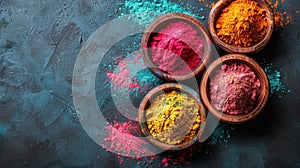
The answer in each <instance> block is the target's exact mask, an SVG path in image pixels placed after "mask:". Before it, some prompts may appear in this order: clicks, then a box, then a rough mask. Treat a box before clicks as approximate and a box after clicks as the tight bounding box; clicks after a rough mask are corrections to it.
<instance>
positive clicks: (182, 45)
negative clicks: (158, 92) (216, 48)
mask: <svg viewBox="0 0 300 168" xmlns="http://www.w3.org/2000/svg"><path fill="white" fill-rule="evenodd" d="M150 46H151V49H152V60H153V62H154V63H155V64H156V65H157V66H158V67H159V68H160V69H161V70H162V71H165V72H167V73H169V74H172V75H180V74H187V73H189V72H190V71H191V70H194V69H195V68H196V67H197V66H198V65H199V64H200V63H201V58H202V56H203V50H204V46H203V41H202V39H201V38H200V36H199V33H198V32H197V30H195V29H194V28H193V27H192V26H191V25H190V24H188V23H186V22H184V21H179V22H175V23H171V24H169V25H168V26H167V27H166V28H164V29H162V30H161V31H160V32H159V33H157V34H156V35H155V36H153V38H152V39H151V41H150Z"/></svg>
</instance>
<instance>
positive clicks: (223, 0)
mask: <svg viewBox="0 0 300 168" xmlns="http://www.w3.org/2000/svg"><path fill="white" fill-rule="evenodd" d="M233 1H234V0H219V1H218V2H217V3H216V4H215V5H214V6H213V8H212V9H211V11H210V13H209V17H208V30H209V32H210V34H211V36H212V39H213V41H214V42H215V44H217V45H218V46H219V47H220V48H222V49H223V50H225V51H226V52H229V53H241V54H245V53H256V52H258V51H260V50H262V49H263V48H264V47H265V46H266V45H267V44H268V42H269V41H270V39H271V36H272V34H273V31H274V13H273V10H272V8H271V6H270V4H269V3H267V2H266V1H265V0H255V1H256V2H257V3H258V5H259V6H260V7H261V8H263V9H266V11H267V14H266V17H267V23H268V30H267V34H266V35H265V37H264V38H263V39H262V40H261V41H260V42H258V43H256V44H254V45H253V46H251V47H237V46H234V45H230V44H227V43H225V42H223V41H222V40H221V39H220V38H219V37H218V36H217V33H216V30H215V22H216V20H217V18H218V17H219V14H220V12H221V11H222V10H223V9H224V8H225V7H227V6H228V5H229V4H231V3H232V2H233Z"/></svg>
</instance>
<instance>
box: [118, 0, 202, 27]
mask: <svg viewBox="0 0 300 168" xmlns="http://www.w3.org/2000/svg"><path fill="white" fill-rule="evenodd" d="M118 5H119V6H120V7H119V8H118V9H117V10H116V12H121V13H120V17H123V16H125V15H127V14H129V15H130V16H129V17H128V18H127V19H128V20H130V21H134V22H136V23H138V24H139V25H141V26H145V27H147V26H148V25H149V24H150V23H151V22H152V21H153V20H154V19H155V18H157V17H158V16H160V15H162V14H166V13H172V12H179V13H184V14H188V15H190V16H193V17H196V18H198V19H200V20H204V19H205V17H204V16H200V15H197V14H195V13H199V12H201V11H202V10H203V9H202V10H201V9H200V10H196V9H195V7H193V6H189V5H184V4H183V3H172V2H170V1H169V0H160V1H158V0H154V1H152V2H149V1H146V0H135V1H133V0H126V1H125V2H124V3H118Z"/></svg>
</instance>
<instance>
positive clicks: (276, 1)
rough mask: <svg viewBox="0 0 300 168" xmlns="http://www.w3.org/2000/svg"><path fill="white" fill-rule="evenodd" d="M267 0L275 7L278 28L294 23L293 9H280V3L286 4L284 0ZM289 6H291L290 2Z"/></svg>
mask: <svg viewBox="0 0 300 168" xmlns="http://www.w3.org/2000/svg"><path fill="white" fill-rule="evenodd" d="M267 2H268V3H269V4H270V5H271V7H272V9H273V12H274V20H275V27H276V29H280V28H283V27H284V26H286V25H288V24H290V23H293V19H292V16H291V14H290V12H291V11H281V10H280V5H284V3H285V1H284V0H267ZM288 6H290V4H289V5H288Z"/></svg>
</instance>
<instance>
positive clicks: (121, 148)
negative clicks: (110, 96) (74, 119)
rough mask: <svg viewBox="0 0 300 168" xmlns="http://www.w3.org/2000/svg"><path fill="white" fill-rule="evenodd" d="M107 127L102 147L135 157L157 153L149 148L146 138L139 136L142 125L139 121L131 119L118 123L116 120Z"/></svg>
mask: <svg viewBox="0 0 300 168" xmlns="http://www.w3.org/2000/svg"><path fill="white" fill-rule="evenodd" d="M105 129H106V131H107V137H106V138H105V139H104V143H103V144H102V147H103V148H105V149H106V150H107V151H109V152H114V153H118V154H120V155H123V156H127V157H133V158H135V159H137V158H140V157H142V156H151V155H155V153H154V151H152V150H150V149H149V148H147V146H148V144H149V143H148V142H147V141H146V140H145V139H142V138H139V137H137V135H138V134H139V133H140V127H139V125H138V124H137V123H133V122H131V121H129V122H123V123H118V122H116V121H115V122H114V123H113V124H109V125H108V127H107V128H105ZM119 157H120V156H119ZM120 158H121V157H120Z"/></svg>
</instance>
